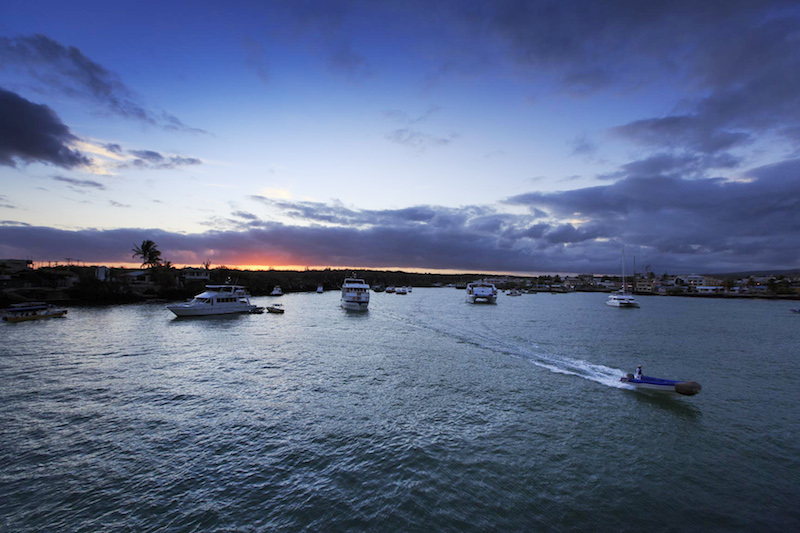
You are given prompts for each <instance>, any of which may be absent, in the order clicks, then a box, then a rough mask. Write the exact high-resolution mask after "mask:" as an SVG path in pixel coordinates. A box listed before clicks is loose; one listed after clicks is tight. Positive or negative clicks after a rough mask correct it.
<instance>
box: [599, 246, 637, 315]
mask: <svg viewBox="0 0 800 533" xmlns="http://www.w3.org/2000/svg"><path fill="white" fill-rule="evenodd" d="M627 288H628V283H627V282H626V280H625V249H624V248H623V249H622V289H621V290H619V291H617V292H613V293H611V294H610V295H609V296H608V300H606V305H610V306H611V307H639V302H637V301H636V298H634V297H633V295H632V294H630V293H628V291H627Z"/></svg>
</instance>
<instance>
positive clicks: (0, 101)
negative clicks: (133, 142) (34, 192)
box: [0, 88, 91, 168]
mask: <svg viewBox="0 0 800 533" xmlns="http://www.w3.org/2000/svg"><path fill="white" fill-rule="evenodd" d="M77 140H78V138H77V137H76V136H75V135H73V134H72V132H70V130H69V128H68V127H67V126H65V125H64V124H63V123H62V122H61V120H60V119H59V118H58V117H57V116H56V114H55V113H54V112H53V111H52V110H51V109H50V108H49V107H47V106H45V105H39V104H34V103H32V102H30V101H28V100H26V99H25V98H22V97H21V96H19V95H18V94H16V93H13V92H11V91H7V90H5V89H3V88H0V165H4V166H10V167H16V166H17V161H22V162H25V163H30V162H34V161H38V162H43V163H49V164H51V165H55V166H58V167H62V168H74V167H79V166H88V165H89V164H91V160H90V159H89V158H88V157H86V156H84V155H83V154H81V153H80V152H78V151H77V150H74V149H72V148H71V147H70V144H71V143H73V142H75V141H77Z"/></svg>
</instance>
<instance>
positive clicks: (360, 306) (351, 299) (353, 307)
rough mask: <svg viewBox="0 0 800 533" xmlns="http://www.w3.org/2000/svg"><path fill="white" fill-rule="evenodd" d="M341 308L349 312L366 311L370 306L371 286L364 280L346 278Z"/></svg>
mask: <svg viewBox="0 0 800 533" xmlns="http://www.w3.org/2000/svg"><path fill="white" fill-rule="evenodd" d="M341 306H342V307H343V308H344V309H347V310H348V311H366V310H367V306H369V285H367V282H365V281H364V280H363V279H359V278H345V280H344V285H342V300H341Z"/></svg>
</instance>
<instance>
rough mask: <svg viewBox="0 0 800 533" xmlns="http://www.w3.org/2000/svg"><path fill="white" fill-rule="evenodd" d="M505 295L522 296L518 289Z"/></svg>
mask: <svg viewBox="0 0 800 533" xmlns="http://www.w3.org/2000/svg"><path fill="white" fill-rule="evenodd" d="M506 294H508V296H522V292H520V290H519V289H511V290H510V291H508V292H507V293H506Z"/></svg>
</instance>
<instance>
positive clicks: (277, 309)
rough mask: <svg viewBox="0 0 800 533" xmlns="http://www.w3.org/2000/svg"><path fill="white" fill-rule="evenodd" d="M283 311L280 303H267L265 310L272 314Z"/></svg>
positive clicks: (280, 313) (279, 313) (278, 313)
mask: <svg viewBox="0 0 800 533" xmlns="http://www.w3.org/2000/svg"><path fill="white" fill-rule="evenodd" d="M283 311H284V309H283V306H282V305H281V304H272V305H268V306H267V312H268V313H273V314H276V315H282V314H283Z"/></svg>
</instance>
